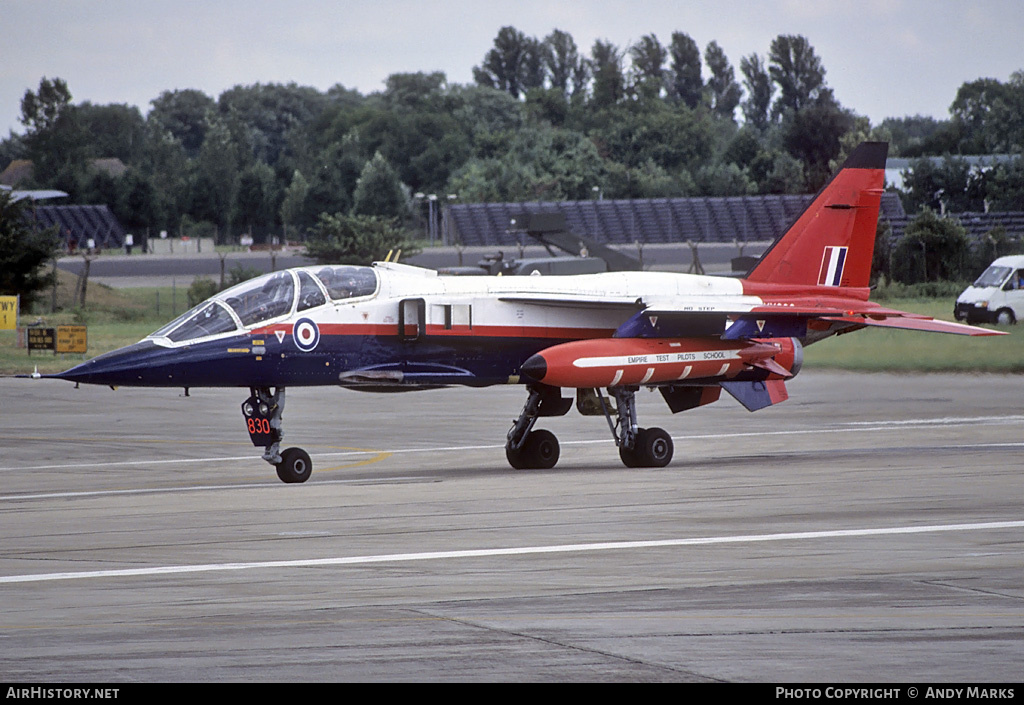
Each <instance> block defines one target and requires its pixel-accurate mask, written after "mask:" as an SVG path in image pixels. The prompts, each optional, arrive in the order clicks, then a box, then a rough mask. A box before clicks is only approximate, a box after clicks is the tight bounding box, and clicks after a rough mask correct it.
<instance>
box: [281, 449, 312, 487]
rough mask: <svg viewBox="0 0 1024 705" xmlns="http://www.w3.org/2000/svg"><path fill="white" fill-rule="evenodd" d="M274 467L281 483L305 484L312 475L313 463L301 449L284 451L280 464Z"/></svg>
mask: <svg viewBox="0 0 1024 705" xmlns="http://www.w3.org/2000/svg"><path fill="white" fill-rule="evenodd" d="M276 467H277V476H278V477H279V478H281V482H287V483H289V484H292V483H297V482H305V481H306V480H308V479H309V476H310V475H311V474H313V461H312V460H310V459H309V453H307V452H306V451H304V450H302V448H288V449H286V450H285V451H284V452H282V453H281V462H280V463H278V464H277V466H276Z"/></svg>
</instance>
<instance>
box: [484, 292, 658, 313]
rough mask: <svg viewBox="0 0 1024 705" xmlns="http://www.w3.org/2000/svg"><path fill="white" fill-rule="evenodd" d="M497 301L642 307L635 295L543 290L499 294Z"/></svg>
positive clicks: (627, 307)
mask: <svg viewBox="0 0 1024 705" xmlns="http://www.w3.org/2000/svg"><path fill="white" fill-rule="evenodd" d="M498 300H499V301H507V302H510V303H522V304H535V305H538V306H555V307H558V308H624V309H634V310H636V309H639V308H642V307H643V303H642V300H641V299H638V298H637V297H635V296H609V295H603V294H561V293H558V294H546V293H543V292H537V293H530V292H517V293H515V294H501V295H499V296H498Z"/></svg>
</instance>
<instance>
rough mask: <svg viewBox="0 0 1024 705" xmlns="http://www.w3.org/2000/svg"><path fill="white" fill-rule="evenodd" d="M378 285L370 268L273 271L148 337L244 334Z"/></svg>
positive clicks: (179, 338)
mask: <svg viewBox="0 0 1024 705" xmlns="http://www.w3.org/2000/svg"><path fill="white" fill-rule="evenodd" d="M377 285H378V281H377V273H376V272H375V271H374V270H373V268H372V267H354V266H349V265H324V266H320V267H305V268H303V269H289V270H286V271H283V272H271V273H270V274H264V275H263V276H261V277H256V278H255V279H250V280H249V281H247V282H242V283H241V284H238V285H237V286H233V287H231V288H230V289H226V290H224V291H222V292H220V293H219V294H217V295H215V296H212V297H210V298H209V299H207V300H206V301H204V302H203V303H201V304H199V305H198V306H196V307H195V308H193V309H191V310H190V311H188V312H186V313H184V314H182V315H181V316H178V318H176V319H174V320H173V321H171V322H170V323H168V324H167V325H166V326H164V327H163V328H161V329H160V330H158V331H156V332H155V333H153V334H152V335H150V336H149V337H150V338H166V339H168V340H170V341H172V342H175V343H180V342H182V341H185V340H192V339H194V338H205V337H208V336H212V335H220V334H222V333H230V332H232V331H236V330H244V329H248V328H252V327H253V326H257V325H260V324H264V323H268V322H270V321H272V320H275V319H278V318H283V317H285V316H289V315H291V314H292V313H293V312H299V311H306V310H308V309H313V308H317V307H318V306H323V305H324V304H326V303H327V302H328V301H344V300H346V299H354V298H359V297H364V296H372V295H373V294H375V293H376V292H377Z"/></svg>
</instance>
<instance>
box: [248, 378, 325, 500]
mask: <svg viewBox="0 0 1024 705" xmlns="http://www.w3.org/2000/svg"><path fill="white" fill-rule="evenodd" d="M250 392H251V394H250V396H249V398H248V399H246V400H245V401H244V402H242V416H243V417H244V418H245V426H246V429H247V430H248V431H249V438H250V439H251V440H252V444H253V445H254V446H257V447H259V446H262V447H263V448H264V449H265V450H264V451H263V459H264V460H266V461H267V462H268V463H270V464H271V465H273V466H274V467H275V468H276V469H277V476H278V477H279V478H281V482H287V483H289V484H292V483H296V482H305V481H306V480H308V479H309V476H310V475H311V474H312V472H313V461H312V460H310V458H309V453H307V452H306V451H304V450H302V448H286V449H285V450H283V451H282V450H281V439H282V438H284V421H283V415H284V387H278V388H277V389H275V390H274V391H273V392H271V391H270V388H269V387H259V388H252V389H250Z"/></svg>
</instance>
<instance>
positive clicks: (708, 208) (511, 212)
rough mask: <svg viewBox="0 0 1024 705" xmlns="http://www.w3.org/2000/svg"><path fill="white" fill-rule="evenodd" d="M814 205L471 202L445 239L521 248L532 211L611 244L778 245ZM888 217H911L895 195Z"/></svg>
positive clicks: (803, 198) (773, 199)
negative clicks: (516, 224) (525, 216)
mask: <svg viewBox="0 0 1024 705" xmlns="http://www.w3.org/2000/svg"><path fill="white" fill-rule="evenodd" d="M813 199H814V195H813V194H810V195H800V196H780V195H763V196H727V197H706V198H637V199H630V200H608V201H531V202H528V203H463V204H454V205H451V206H449V207H448V213H447V221H446V228H447V231H446V238H445V239H446V241H447V242H449V243H452V244H454V243H461V244H463V245H466V246H472V245H486V246H509V245H514V244H516V243H518V242H519V241H520V238H523V237H526V236H525V235H523V234H522V233H520V232H517V231H515V230H512V229H511V225H510V223H511V220H512V219H513V218H515V217H516V216H517V215H519V214H522V213H523V212H524V211H525V212H528V213H550V212H559V213H562V214H564V216H565V221H566V227H567V229H568V230H569V231H570V232H573V233H576V234H578V235H581V236H583V237H589V238H591V239H593V240H595V241H597V242H603V243H623V244H625V243H633V242H636V241H639V242H642V243H644V244H653V243H670V242H686V241H688V240H692V241H694V242H724V243H731V242H733V241H736V240H739V241H740V242H770V241H772V240H775V239H776V238H777V237H778V236H779V235H781V234H782V233H783V232H784V231H785V230H786V228H787V227H788V226H789V225H790V224H791V223H792V222H793V221H794V220H796V218H797V216H799V215H800V213H801V212H802V211H803V210H804V208H806V207H807V205H808V204H810V202H811V201H812V200H813ZM882 217H883V218H886V219H889V220H892V219H896V218H903V219H905V218H906V213H905V212H904V210H903V205H902V204H901V203H900V199H899V196H897V195H896V194H895V193H885V194H884V195H883V196H882Z"/></svg>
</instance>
